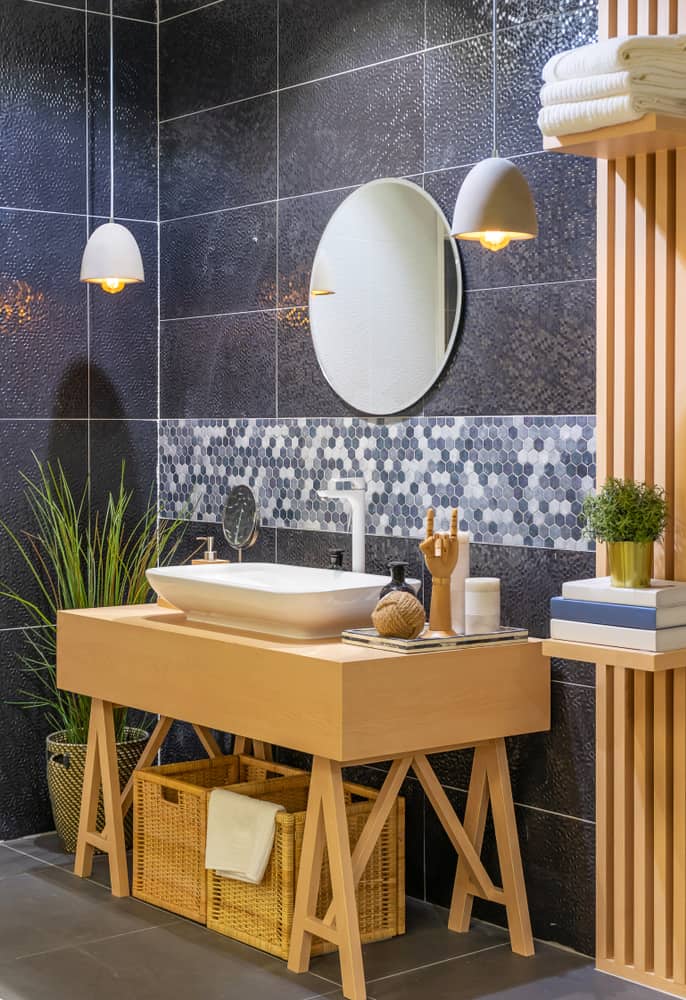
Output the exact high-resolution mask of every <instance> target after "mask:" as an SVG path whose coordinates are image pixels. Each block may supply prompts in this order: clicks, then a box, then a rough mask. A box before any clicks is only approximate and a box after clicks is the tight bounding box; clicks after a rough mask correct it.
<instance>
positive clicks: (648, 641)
mask: <svg viewBox="0 0 686 1000" xmlns="http://www.w3.org/2000/svg"><path fill="white" fill-rule="evenodd" d="M550 616H551V619H552V620H551V622H550V635H551V638H553V639H564V640H566V641H568V642H585V643H593V644H596V645H598V646H620V647H622V648H624V649H642V650H646V651H648V652H651V653H667V652H670V651H671V650H674V649H682V648H684V647H686V583H681V582H679V581H674V580H653V581H651V586H650V587H646V588H644V589H633V588H631V587H626V588H625V587H613V586H611V584H610V578H609V576H608V577H599V578H597V579H594V580H574V581H572V582H570V583H565V584H563V586H562V597H553V599H552V600H551V602H550Z"/></svg>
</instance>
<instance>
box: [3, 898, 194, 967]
mask: <svg viewBox="0 0 686 1000" xmlns="http://www.w3.org/2000/svg"><path fill="white" fill-rule="evenodd" d="M160 912H161V911H160ZM177 923H179V920H178V918H175V919H174V920H165V921H164V922H163V923H160V924H151V925H150V926H148V927H136V928H134V929H133V930H130V931H120V932H119V933H117V934H105V935H103V936H102V937H98V938H89V939H88V940H83V941H78V942H76V943H69V944H63V945H58V946H56V947H54V948H45V949H43V950H42V951H32V952H28V953H27V954H25V955H17V956H15V958H14V959H11V961H13V962H23V961H27V960H29V959H33V958H43V957H44V956H46V955H54V954H57V953H59V952H61V951H79V952H81V953H82V954H84V955H88V948H90V947H91V946H92V945H96V944H103V943H105V942H107V941H116V940H118V939H119V938H125V937H132V936H133V935H134V934H145V933H147V932H149V931H157V930H160V929H161V928H163V927H171V926H173V925H174V924H177Z"/></svg>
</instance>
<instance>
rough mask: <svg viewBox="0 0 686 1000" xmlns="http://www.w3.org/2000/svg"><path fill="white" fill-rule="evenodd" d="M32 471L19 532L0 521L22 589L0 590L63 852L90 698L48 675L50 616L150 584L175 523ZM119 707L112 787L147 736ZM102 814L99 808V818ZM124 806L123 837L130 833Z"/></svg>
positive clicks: (49, 469)
mask: <svg viewBox="0 0 686 1000" xmlns="http://www.w3.org/2000/svg"><path fill="white" fill-rule="evenodd" d="M36 465H37V471H36V475H35V477H34V478H31V477H30V476H28V475H25V474H22V479H23V481H24V492H25V496H26V499H27V501H28V505H29V510H30V513H31V521H32V523H31V524H30V525H29V526H28V527H27V528H26V529H25V530H23V531H21V532H19V531H17V530H15V529H14V528H12V527H10V526H9V525H8V524H7V523H6V522H4V521H2V520H0V530H2V531H4V533H5V534H6V536H7V537H8V538H9V539H10V540H11V542H12V543H13V545H14V546H15V548H16V551H17V553H18V554H19V556H20V559H21V561H22V562H23V564H24V566H25V569H26V570H27V574H26V576H27V587H26V592H24V593H22V592H21V591H20V590H18V589H17V588H16V587H14V586H12V585H11V584H9V583H7V582H5V583H0V594H2V596H4V597H6V598H9V599H10V600H12V601H14V602H16V603H17V604H18V605H20V606H21V608H22V609H23V611H24V613H25V614H26V615H27V617H28V619H29V622H30V625H31V627H27V628H26V629H25V631H24V636H25V648H24V651H23V653H22V654H21V656H20V659H21V663H22V667H23V669H24V671H25V674H26V678H27V685H26V687H25V689H24V690H22V691H20V692H19V693H18V700H17V702H16V703H17V704H19V705H21V706H22V707H24V708H27V709H39V710H40V711H42V712H43V713H44V716H45V719H46V721H47V722H48V725H49V726H50V727H51V728H52V729H53V730H54V731H53V732H51V733H50V735H49V736H48V737H47V777H48V790H49V794H50V802H51V805H52V811H53V816H54V820H55V827H56V829H57V833H58V834H59V836H60V838H61V840H62V841H63V843H64V846H65V848H66V850H67V851H74V850H75V849H76V837H77V832H78V817H79V810H80V806H81V791H82V787H83V773H84V765H85V759H86V742H87V739H88V722H89V716H90V699H89V698H87V697H84V696H82V695H77V694H72V693H71V692H69V691H62V690H60V688H58V686H57V678H56V631H57V630H56V624H55V623H56V618H57V612H58V611H60V610H65V609H74V608H91V607H103V606H112V605H120V604H141V603H144V602H146V601H148V600H149V599H150V596H151V591H150V587H149V585H148V582H147V579H146V576H145V571H146V570H147V569H149V568H151V567H153V566H157V565H167V564H169V563H170V562H171V561H172V559H173V558H174V556H175V554H176V551H177V548H178V545H179V542H180V541H181V538H182V534H183V528H182V526H180V524H179V523H178V522H171V523H168V524H166V525H165V524H161V525H159V526H158V511H157V506H156V504H154V503H153V502H152V492H151V494H150V500H149V502H148V504H147V507H146V509H145V511H144V512H143V514H142V515H140V516H139V517H136V516H134V515H132V513H131V505H132V500H133V493H132V492H131V491H128V490H127V489H126V488H125V485H124V466H123V465H122V473H121V479H120V482H119V485H118V488H117V490H116V491H115V492H114V493H110V494H109V495H108V496H107V499H106V501H105V504H104V509H103V510H102V511H93V510H92V509H91V508H90V504H89V499H90V487H89V483H88V482H86V484H85V486H84V488H83V490H80V491H77V492H76V494H75V493H74V491H73V488H72V486H71V484H70V483H69V481H68V479H67V477H66V475H65V473H64V470H63V469H62V466H61V465H60V464H59V463H57V465H54V466H53V465H51V464H50V463H45V464H43V463H41V462H40V461H38V459H36ZM127 715H128V711H127V709H125V708H122V709H119V710H117V712H116V718H115V724H116V731H117V761H118V764H119V775H120V780H121V783H122V787H123V785H124V784H125V782H126V781H127V780H128V778H129V777H130V775H131V773H132V771H133V770H134V768H135V766H136V763H137V762H138V758H139V757H140V754H141V752H142V750H143V748H144V746H145V744H146V742H147V733H146V731H145V730H144V729H143V728H140V726H130V725H129V724H128V721H127ZM103 821H104V817H103V815H102V807H101V808H100V815H99V826H98V828H99V829H101V828H102V825H103ZM130 832H131V830H130V814H129V826H128V835H129V838H130Z"/></svg>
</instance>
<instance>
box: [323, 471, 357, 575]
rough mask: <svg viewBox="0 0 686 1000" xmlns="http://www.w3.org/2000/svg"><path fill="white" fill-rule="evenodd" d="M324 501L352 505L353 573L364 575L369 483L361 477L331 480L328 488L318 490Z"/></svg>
mask: <svg viewBox="0 0 686 1000" xmlns="http://www.w3.org/2000/svg"><path fill="white" fill-rule="evenodd" d="M317 495H318V496H320V497H321V498H322V500H342V501H344V502H345V503H348V504H350V511H351V518H350V520H351V532H352V536H353V573H364V540H365V517H366V513H367V483H366V482H365V480H364V479H363V478H362V477H361V476H359V477H357V476H348V477H343V476H341V477H340V478H338V477H336V478H334V479H330V480H329V482H328V483H327V485H326V487H325V488H324V489H322V490H317Z"/></svg>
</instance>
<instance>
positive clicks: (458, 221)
mask: <svg viewBox="0 0 686 1000" xmlns="http://www.w3.org/2000/svg"><path fill="white" fill-rule="evenodd" d="M451 232H452V235H453V236H454V237H455V238H456V239H459V240H478V242H480V243H481V245H482V246H483V247H486V248H487V249H489V250H501V249H502V248H503V247H506V246H507V244H508V243H509V242H510V240H531V239H534V237H535V236H537V235H538V220H537V218H536V206H535V204H534V199H533V197H532V195H531V191H530V189H529V185H528V184H527V182H526V180H525V178H524V176H523V174H522V173H521V172H520V171H519V170H518V169H517V167H516V166H515V165H514V163H512V161H511V160H506V159H504V158H502V157H500V156H490V157H488V159H486V160H482V161H481V162H480V163H477V165H476V166H475V167H472V169H471V170H470V171H469V173H468V174H467V176H466V177H465V179H464V181H463V183H462V187H461V188H460V191H459V194H458V196H457V201H456V203H455V213H454V215H453V225H452V229H451Z"/></svg>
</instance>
